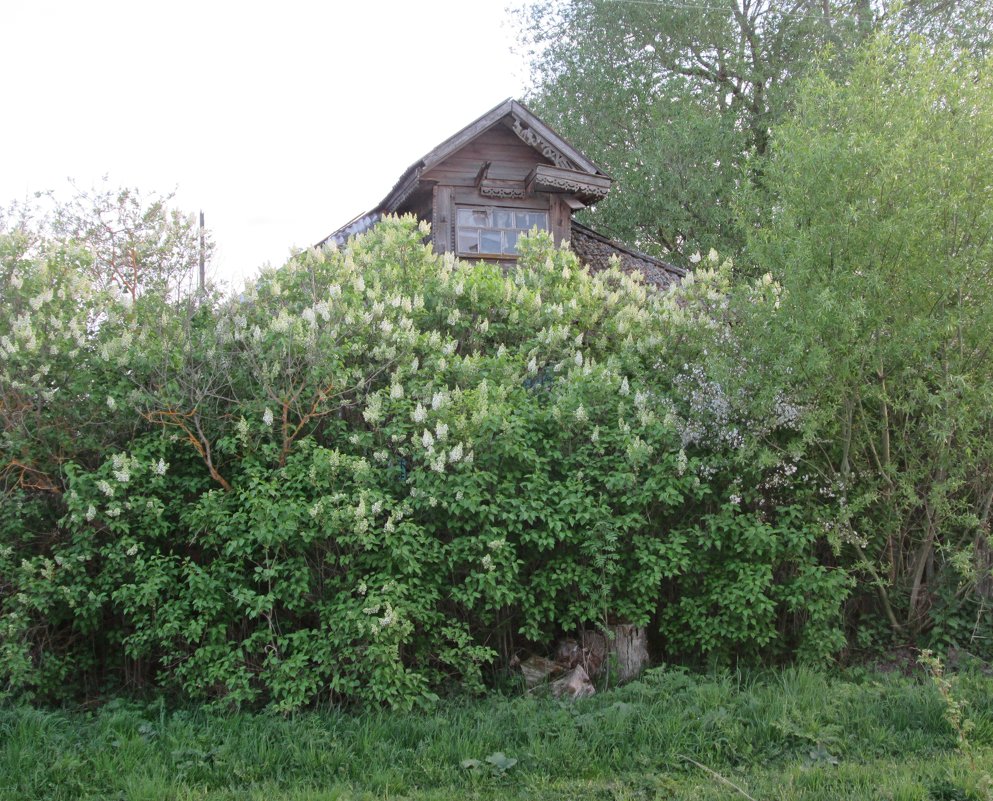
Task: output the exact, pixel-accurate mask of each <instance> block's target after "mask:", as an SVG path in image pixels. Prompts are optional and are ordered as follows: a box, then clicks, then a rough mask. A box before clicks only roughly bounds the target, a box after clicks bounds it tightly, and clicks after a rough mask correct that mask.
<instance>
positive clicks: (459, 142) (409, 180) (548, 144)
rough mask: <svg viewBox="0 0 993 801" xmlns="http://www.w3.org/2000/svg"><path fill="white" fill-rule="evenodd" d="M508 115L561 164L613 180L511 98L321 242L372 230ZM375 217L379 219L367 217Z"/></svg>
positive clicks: (520, 131)
mask: <svg viewBox="0 0 993 801" xmlns="http://www.w3.org/2000/svg"><path fill="white" fill-rule="evenodd" d="M508 118H509V119H510V120H512V121H513V122H512V125H513V129H514V131H515V132H516V133H517V135H518V136H520V137H521V139H523V140H524V141H525V142H527V143H528V144H529V145H531V147H533V148H534V149H535V150H537V151H538V152H539V153H541V154H542V155H543V156H544V157H545V158H548V159H549V160H550V161H552V162H553V163H556V164H557V165H558V166H565V165H568V167H569V168H571V169H575V170H578V171H581V172H585V173H588V174H589V175H596V176H600V177H602V178H606V179H607V180H612V179H611V178H610V176H609V175H607V173H605V172H604V171H603V170H601V169H600V168H599V167H598V166H597V165H596V164H594V163H593V162H592V161H590V160H589V159H588V158H587V157H586V156H585V155H583V154H582V153H580V152H579V151H578V150H576V148H574V147H573V146H572V145H570V144H569V143H568V142H567V141H565V139H563V138H562V137H561V136H559V135H558V134H557V133H555V131H553V130H552V129H551V128H550V127H549V126H548V125H546V124H545V123H544V122H542V121H541V120H540V119H538V117H536V116H535V115H534V113H533V112H531V111H530V110H529V109H528V108H527V107H526V106H525V105H523V104H522V103H518V102H517V101H516V100H513V99H511V98H508V99H507V100H504V101H503V102H502V103H500V104H499V105H497V106H494V107H493V108H492V109H490V110H489V111H487V112H486V113H485V114H484V115H483V116H482V117H479V119H477V120H475V121H474V122H470V123H469V124H468V125H467V126H465V128H463V129H462V130H461V131H459V132H458V133H456V134H454V135H452V136H450V137H448V139H446V140H445V141H444V142H442V143H441V144H440V145H438V146H437V147H435V148H434V149H433V150H432V151H431V152H430V153H428V154H426V155H425V156H424V157H423V158H420V159H418V160H417V161H415V162H414V163H413V164H411V165H410V166H409V167H408V168H407V169H406V170H405V171H404V173H403V175H401V176H400V179H399V180H398V181H397V182H396V184H395V185H394V186H393V188H392V189H391V190H390V192H389V194H388V195H387V196H386V197H384V198H383V199H382V200H381V201H380V202H379V203H378V204H376V206H375V207H374V208H372V209H370V210H369V211H368V212H366V213H365V214H360V215H359V216H358V217H356V218H355V219H354V220H352V221H350V222H348V223H347V224H345V225H343V226H342V227H341V228H339V229H338V230H337V231H335V232H334V233H332V234H329V235H328V236H326V237H325V238H324V239H322V240H321V241H320V242H319V243H318V245H323V244H325V243H326V242H329V241H334V242H335V243H337V244H338V245H344V244H345V242H346V241H347V240H348V237H349V236H354V235H356V234H360V233H362V231H365V230H368V229H369V228H370V227H371V226H372V224H373V223H375V221H376V220H377V219H379V215H382V214H392V213H393V212H395V211H396V210H397V209H398V208H400V206H401V205H402V204H403V202H404V201H405V200H406V199H407V198H408V197H410V194H411V192H413V191H414V189H416V188H417V184H418V181H420V179H421V176H422V175H424V173H426V172H428V171H429V170H431V169H432V168H433V167H436V166H438V165H439V164H441V162H443V161H444V160H445V159H447V158H448V157H449V156H451V155H452V154H454V153H455V152H456V151H458V150H459V149H460V148H462V147H464V146H465V145H467V144H469V142H471V141H472V140H473V139H475V138H476V137H478V136H479V135H480V134H482V133H484V132H485V131H487V130H489V129H490V128H492V127H493V126H495V125H499V124H500V123H502V122H503V121H504V120H507V119H508ZM373 216H375V219H370V220H367V218H372V217H373Z"/></svg>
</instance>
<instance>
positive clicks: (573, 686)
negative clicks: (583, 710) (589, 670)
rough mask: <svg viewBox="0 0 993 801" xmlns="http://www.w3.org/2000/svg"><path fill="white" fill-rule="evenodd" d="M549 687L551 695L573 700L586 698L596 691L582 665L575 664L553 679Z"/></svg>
mask: <svg viewBox="0 0 993 801" xmlns="http://www.w3.org/2000/svg"><path fill="white" fill-rule="evenodd" d="M550 688H551V691H552V697H554V698H568V699H570V700H573V701H575V700H576V699H577V698H588V697H589V696H591V695H594V694H595V693H596V688H595V687H594V686H593V682H592V681H590V677H589V676H587V675H586V671H585V670H583V666H582V665H578V666H576V667H575V668H573V669H572V670H571V671H570V672H569V673H567V674H566V675H565V676H563V677H562V678H561V679H556V680H555V681H553V682H552V683H551V685H550Z"/></svg>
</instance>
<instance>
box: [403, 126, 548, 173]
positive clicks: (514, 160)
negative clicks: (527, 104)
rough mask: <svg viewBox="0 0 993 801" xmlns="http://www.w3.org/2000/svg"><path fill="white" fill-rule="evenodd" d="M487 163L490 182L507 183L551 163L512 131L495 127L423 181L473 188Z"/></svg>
mask: <svg viewBox="0 0 993 801" xmlns="http://www.w3.org/2000/svg"><path fill="white" fill-rule="evenodd" d="M486 162H490V169H489V172H488V176H489V177H490V178H495V179H498V180H510V181H523V180H524V179H525V178H527V176H528V174H529V173H530V172H531V170H533V169H534V167H535V165H537V164H547V163H550V162H548V160H547V159H545V158H544V157H543V156H542V155H541V154H540V153H539V152H538V151H537V150H535V149H534V148H533V147H530V146H529V145H526V144H525V143H524V142H522V141H521V140H520V139H519V138H518V137H517V135H516V134H515V133H514V132H513V131H508V130H507V129H506V128H504V127H503V126H502V125H495V126H493V127H492V128H490V129H489V130H488V131H486V132H484V133H482V134H480V135H479V136H478V137H477V138H476V139H474V140H473V141H472V142H470V143H469V144H467V145H465V146H464V147H462V148H460V149H459V150H457V151H455V153H453V154H452V155H451V156H449V157H448V158H447V159H445V160H444V161H443V162H441V164H438V165H437V166H436V167H434V168H432V169H430V170H428V171H427V172H426V173H424V175H423V176H422V179H423V180H427V181H437V182H438V183H439V184H448V185H450V186H474V185H475V182H476V176H477V175H478V174H479V170H480V168H481V167H482V166H483V164H485V163H486Z"/></svg>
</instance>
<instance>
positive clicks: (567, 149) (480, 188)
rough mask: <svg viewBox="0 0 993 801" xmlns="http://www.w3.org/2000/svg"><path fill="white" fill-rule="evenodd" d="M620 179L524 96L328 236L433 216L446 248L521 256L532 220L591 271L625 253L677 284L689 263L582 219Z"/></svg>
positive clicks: (637, 265) (632, 267) (340, 239)
mask: <svg viewBox="0 0 993 801" xmlns="http://www.w3.org/2000/svg"><path fill="white" fill-rule="evenodd" d="M612 183H613V180H612V179H611V178H610V176H608V175H606V174H605V173H604V172H603V170H601V169H600V168H599V167H597V166H596V165H595V164H594V163H593V162H592V161H590V159H588V158H587V157H586V156H585V155H583V154H582V153H580V152H579V151H578V150H576V149H575V148H574V147H572V145H570V144H569V143H568V142H566V141H565V140H564V139H562V137H560V136H559V135H558V134H556V133H555V131H553V130H552V129H551V128H549V127H548V126H547V125H546V124H545V123H543V122H542V121H541V120H540V119H538V117H536V116H535V115H534V114H533V113H531V112H530V111H529V110H528V109H527V108H525V107H524V106H523V105H521V104H520V103H518V102H517V101H516V100H507V101H505V102H503V103H501V104H500V105H498V106H497V107H496V108H494V109H493V110H491V111H489V112H487V113H486V114H484V115H483V116H482V117H480V118H479V119H477V120H476V121H474V122H472V123H470V124H469V125H467V126H466V127H465V128H463V129H462V130H461V131H459V132H458V133H456V134H455V135H454V136H451V137H449V138H448V139H446V140H445V141H444V142H442V143H441V144H440V145H438V146H437V147H436V148H434V150H432V151H431V152H430V153H428V154H427V155H426V156H424V157H423V158H421V159H419V160H418V161H416V162H415V163H414V164H412V165H411V166H410V167H409V168H408V169H407V171H406V172H404V174H403V175H402V176H400V179H399V180H398V181H397V183H396V185H395V186H394V187H393V189H392V190H391V191H390V192H389V194H388V195H386V197H385V198H383V200H382V201H381V202H380V203H379V204H378V205H377V206H376V207H375V208H374V209H372V210H371V211H368V212H366V213H365V214H362V215H360V216H359V217H356V218H355V219H354V220H352V221H351V222H350V223H348V224H347V225H344V226H343V227H341V228H339V229H338V230H337V231H335V232H334V233H332V234H330V235H329V236H327V237H325V239H323V240H322V241H321V242H320V243H318V244H319V245H323V244H325V243H327V242H331V241H333V242H335V243H336V244H338V245H339V246H341V245H344V244H345V243H346V242H347V241H348V238H349V237H350V236H354V235H356V234H359V233H362V232H363V231H365V230H367V229H368V228H370V227H371V226H372V225H374V224H375V223H376V221H377V220H379V218H380V217H381V216H382V215H384V214H406V213H412V214H414V215H416V216H417V217H419V218H421V219H425V220H428V221H429V222H430V223H431V231H432V239H433V244H434V248H435V251H436V252H438V253H445V252H453V253H455V254H456V255H457V256H459V257H460V258H467V259H473V260H475V259H494V260H498V261H501V262H504V263H511V262H513V260H514V259H516V257H517V238H518V237H519V236H520V235H521V234H522V233H523V232H526V231H529V230H530V229H531V228H533V227H535V226H537V227H538V228H540V229H543V230H547V231H550V232H551V234H552V236H553V237H554V239H555V242H556V243H559V242H561V241H562V240H568V241H569V243H570V245H571V247H572V249H573V250H574V251H575V253H576V254H577V255H578V256H579V257H580V259H581V260H582V261H583V262H584V263H585V264H587V265H588V266H589V268H590V269H591V270H594V271H596V270H601V269H605V268H606V267H607V265H608V262H609V260H610V258H611V257H612V256H617V257H618V259H619V260H620V263H621V267H622V269H624V270H627V271H638V272H641V273H642V274H643V275H644V276H645V278H646V280H647V281H649V282H650V283H653V284H656V285H658V286H667V285H668V284H670V283H672V282H673V281H674V280H678V279H679V278H680V277H681V276H682V275H683V271H682V270H681V269H680V268H678V267H674V266H672V265H669V264H666V263H665V262H663V261H660V260H659V259H655V258H652V257H651V256H648V255H646V254H644V253H639V252H638V251H636V250H634V249H632V248H629V247H626V246H625V245H623V244H621V243H619V242H615V241H613V240H611V239H609V238H608V237H605V236H603V235H601V234H598V233H597V232H596V231H594V230H592V229H591V228H589V227H587V226H585V225H582V224H580V223H579V222H577V221H576V220H574V219H573V214H574V213H575V212H576V211H578V210H580V209H583V208H586V207H588V206H591V205H593V204H594V203H596V202H597V201H599V200H602V199H603V198H605V197H606V196H607V194H608V193H609V192H610V187H611V184H612Z"/></svg>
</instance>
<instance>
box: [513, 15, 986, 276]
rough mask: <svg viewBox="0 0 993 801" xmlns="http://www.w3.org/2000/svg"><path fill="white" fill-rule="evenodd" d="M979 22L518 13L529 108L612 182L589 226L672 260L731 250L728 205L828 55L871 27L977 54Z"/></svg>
mask: <svg viewBox="0 0 993 801" xmlns="http://www.w3.org/2000/svg"><path fill="white" fill-rule="evenodd" d="M989 14H990V11H989V4H988V3H985V2H975V3H973V2H952V3H948V2H919V3H908V4H906V5H904V4H897V3H892V4H891V3H872V2H870V0H830V2H820V0H817V2H815V1H814V0H797V2H790V3H780V2H767V1H765V0H758V1H757V2H756V1H754V0H717V1H716V2H710V3H703V4H697V3H691V4H685V3H681V2H669V0H658V1H657V2H655V1H654V0H653V2H624V1H623V0H621V1H620V2H619V1H618V0H576V1H575V2H568V3H565V2H558V1H557V0H546V1H545V2H535V3H530V4H528V5H526V6H524V7H522V8H521V9H520V10H519V17H520V29H521V38H522V41H523V44H524V46H525V48H526V49H527V52H528V54H529V57H530V61H531V67H532V74H533V79H534V83H535V86H536V89H535V91H534V93H533V95H532V97H531V99H530V102H531V103H532V104H533V105H534V106H535V107H536V109H537V111H538V112H539V113H540V114H542V115H543V116H544V117H545V118H547V119H548V121H549V122H551V123H552V124H553V125H554V126H555V127H556V128H557V129H558V130H559V131H560V132H561V133H562V134H563V135H565V136H566V138H568V139H569V140H570V141H572V142H574V143H575V144H576V145H577V146H578V147H580V149H582V150H584V151H585V152H587V153H589V154H590V156H591V157H592V158H593V159H594V160H595V161H598V162H600V163H601V164H602V166H603V167H604V168H605V170H606V171H607V172H608V173H610V174H611V175H612V176H613V177H614V178H616V179H617V182H618V185H616V186H615V187H614V189H613V190H612V192H611V196H610V197H609V198H608V199H607V200H605V201H603V202H601V203H600V204H598V206H597V207H596V208H595V209H594V210H592V211H590V212H589V218H590V220H591V222H592V223H593V224H594V225H596V226H597V227H599V228H601V229H602V230H604V231H607V232H609V233H611V234H613V235H615V236H617V237H619V238H620V239H622V240H624V241H628V242H631V243H633V244H636V245H638V246H640V247H642V248H643V249H645V250H646V251H648V252H651V253H654V254H657V255H664V256H667V257H669V258H672V259H674V260H675V261H677V262H685V259H686V258H687V257H688V256H689V255H691V254H692V253H694V251H702V252H706V251H707V250H708V249H709V248H711V247H715V248H717V249H718V250H719V251H721V252H724V253H737V252H738V251H739V248H740V246H741V244H742V238H741V230H740V227H739V225H738V223H737V221H736V218H735V213H734V209H733V208H732V199H733V198H734V197H735V196H736V195H737V194H738V190H739V189H740V188H741V187H742V186H746V187H747V186H748V185H751V184H755V183H757V181H758V179H759V177H760V176H761V170H762V165H761V162H762V159H763V157H764V156H765V154H766V152H767V149H768V142H769V137H770V132H771V131H772V130H773V129H774V127H775V126H776V125H777V124H778V123H779V122H780V121H782V120H784V119H785V118H786V117H787V116H788V115H789V112H790V109H791V107H792V105H793V102H794V99H795V96H796V92H797V86H798V81H799V79H801V78H802V77H803V76H804V74H805V73H806V72H807V70H808V68H809V67H810V66H811V65H812V64H813V63H817V61H818V55H819V54H820V53H821V52H822V51H823V50H824V49H825V48H829V51H830V53H831V59H830V62H829V64H830V68H831V70H832V71H833V72H834V73H835V74H837V75H840V74H843V73H844V70H845V69H847V65H848V64H849V62H850V60H851V58H852V55H853V54H854V53H855V52H857V49H858V47H859V46H860V45H861V44H862V43H863V42H864V41H866V39H867V38H868V37H870V36H871V35H872V34H873V33H874V32H875V31H877V30H881V29H888V30H892V31H894V32H895V33H897V34H899V35H900V36H902V37H908V36H911V35H914V34H921V33H924V34H926V35H928V36H929V37H930V41H931V42H932V43H935V44H937V43H940V42H945V41H949V40H952V41H955V42H958V43H960V46H961V47H963V48H965V49H967V50H970V49H971V50H973V51H979V52H983V51H985V49H986V48H987V45H988V40H989V30H990V27H989V25H988V24H987V23H988V21H989ZM821 63H824V62H821Z"/></svg>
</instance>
